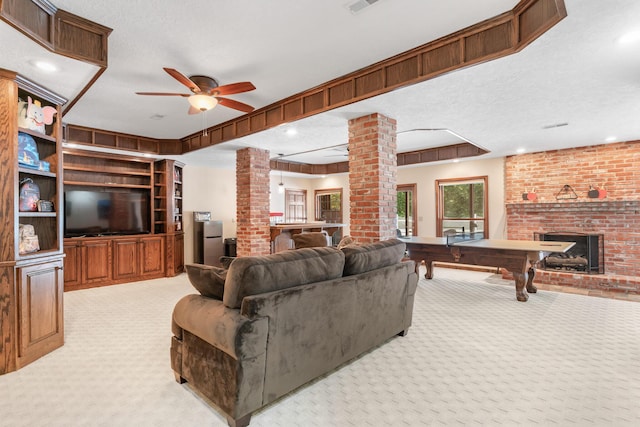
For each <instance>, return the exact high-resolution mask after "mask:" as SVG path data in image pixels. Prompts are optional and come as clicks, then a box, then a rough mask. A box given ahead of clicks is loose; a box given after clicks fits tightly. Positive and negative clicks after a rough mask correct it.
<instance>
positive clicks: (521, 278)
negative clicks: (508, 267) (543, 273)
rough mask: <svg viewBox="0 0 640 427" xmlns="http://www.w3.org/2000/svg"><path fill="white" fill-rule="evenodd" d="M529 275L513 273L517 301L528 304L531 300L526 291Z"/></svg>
mask: <svg viewBox="0 0 640 427" xmlns="http://www.w3.org/2000/svg"><path fill="white" fill-rule="evenodd" d="M526 276H528V274H527V273H515V272H514V273H513V278H514V279H515V280H516V299H517V300H518V301H522V302H526V301H527V300H528V299H529V295H527V293H526V292H525V291H524V285H525V282H527V281H528V280H527V279H528V277H526Z"/></svg>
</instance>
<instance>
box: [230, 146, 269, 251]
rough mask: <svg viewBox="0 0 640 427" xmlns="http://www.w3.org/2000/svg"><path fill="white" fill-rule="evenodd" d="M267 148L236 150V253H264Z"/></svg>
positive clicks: (267, 200)
mask: <svg viewBox="0 0 640 427" xmlns="http://www.w3.org/2000/svg"><path fill="white" fill-rule="evenodd" d="M270 170H271V169H270V166H269V151H267V150H261V149H257V148H244V149H242V150H238V151H237V152H236V218H237V226H236V232H237V238H238V240H237V248H236V251H237V255H238V256H246V255H267V254H269V253H270V252H271V246H270V240H269V179H270V178H269V172H270Z"/></svg>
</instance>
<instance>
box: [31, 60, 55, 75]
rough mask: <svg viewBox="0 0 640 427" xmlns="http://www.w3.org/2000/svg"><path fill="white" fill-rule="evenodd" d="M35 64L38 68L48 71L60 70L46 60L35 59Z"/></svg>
mask: <svg viewBox="0 0 640 427" xmlns="http://www.w3.org/2000/svg"><path fill="white" fill-rule="evenodd" d="M33 65H35V66H36V68H38V69H39V70H42V71H45V72H47V73H53V72H54V71H58V67H56V66H55V65H53V64H52V63H50V62H46V61H34V62H33Z"/></svg>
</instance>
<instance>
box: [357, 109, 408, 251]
mask: <svg viewBox="0 0 640 427" xmlns="http://www.w3.org/2000/svg"><path fill="white" fill-rule="evenodd" d="M396 152H397V144H396V121H395V120H394V119H391V118H389V117H385V116H383V115H381V114H378V113H375V114H370V115H368V116H363V117H359V118H357V119H352V120H349V186H350V206H351V216H350V224H349V227H350V233H351V236H352V237H353V238H354V240H355V241H356V242H358V243H370V242H375V241H378V240H386V239H390V238H393V237H396V228H397V227H396V214H397V212H396V211H397V205H396V199H397V192H396V191H397V185H396V184H397V181H396V180H397V172H398V162H397V158H396Z"/></svg>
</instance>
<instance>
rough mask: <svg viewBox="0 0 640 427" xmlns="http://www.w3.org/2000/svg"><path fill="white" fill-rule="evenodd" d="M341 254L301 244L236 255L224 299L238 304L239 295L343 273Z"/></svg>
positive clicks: (333, 249) (239, 301) (242, 296)
mask: <svg viewBox="0 0 640 427" xmlns="http://www.w3.org/2000/svg"><path fill="white" fill-rule="evenodd" d="M343 268H344V254H343V253H342V252H341V251H339V250H338V249H336V248H332V247H325V248H304V249H298V250H295V251H285V252H279V253H277V254H272V255H264V256H247V257H239V258H236V260H235V261H233V263H231V266H230V267H229V271H228V272H227V280H226V285H225V290H224V297H223V302H224V304H225V305H226V306H227V307H229V308H240V306H241V305H242V299H243V298H244V297H245V296H248V295H257V294H262V293H265V292H272V291H276V290H280V289H287V288H291V287H293V286H298V285H306V284H307V283H313V282H321V281H324V280H331V279H336V278H338V277H341V276H342V271H343Z"/></svg>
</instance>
